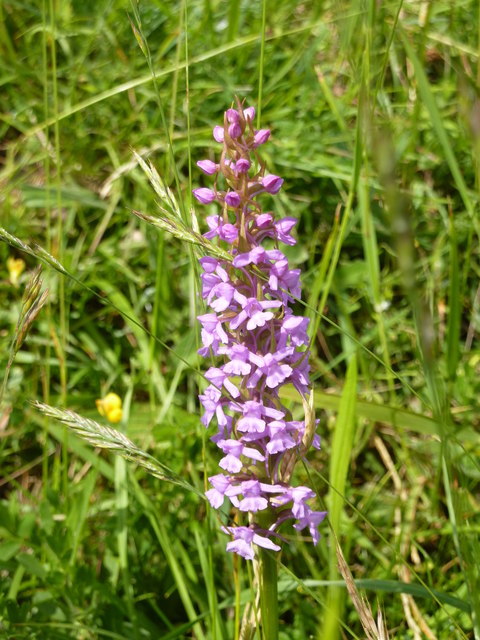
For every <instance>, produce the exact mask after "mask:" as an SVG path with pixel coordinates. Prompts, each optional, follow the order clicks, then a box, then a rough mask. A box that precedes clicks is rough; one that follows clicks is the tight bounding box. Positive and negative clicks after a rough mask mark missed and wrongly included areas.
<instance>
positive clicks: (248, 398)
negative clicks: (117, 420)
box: [193, 99, 326, 559]
mask: <svg viewBox="0 0 480 640" xmlns="http://www.w3.org/2000/svg"><path fill="white" fill-rule="evenodd" d="M236 102H237V104H236V108H234V107H233V106H232V108H230V109H228V110H227V111H226V112H225V116H224V124H223V126H216V127H215V128H214V129H213V137H214V139H215V141H216V142H217V143H219V144H221V145H222V147H223V148H222V151H221V154H220V160H219V163H218V164H216V163H215V162H213V161H211V160H200V161H199V162H198V163H197V165H198V166H199V168H200V169H201V170H202V171H203V173H204V174H206V175H211V176H214V181H215V183H214V188H213V189H209V188H205V187H201V188H198V189H194V191H193V194H194V196H195V198H196V199H197V200H198V201H199V202H200V203H201V204H211V203H212V202H214V201H217V203H218V204H219V205H220V206H221V207H222V210H221V211H219V213H218V215H210V216H207V219H206V222H207V224H208V227H209V231H207V232H206V233H205V234H204V235H205V237H206V238H207V239H208V240H213V239H214V238H218V240H217V241H218V242H220V243H222V242H223V243H225V245H226V247H225V245H224V247H225V248H226V249H227V250H228V251H229V253H230V255H231V256H232V260H231V261H229V260H221V259H215V258H211V257H204V258H202V259H201V261H200V264H201V267H202V269H203V273H202V275H201V278H202V297H203V298H204V299H205V301H206V304H207V306H208V307H209V308H208V310H207V313H204V314H203V315H201V316H199V317H198V320H199V321H200V323H201V325H202V329H201V337H202V348H201V349H200V350H199V353H200V355H202V356H204V357H207V358H208V357H211V356H212V355H213V356H216V357H217V358H222V361H221V362H217V365H216V366H212V367H210V369H209V370H208V371H207V373H206V376H205V377H206V378H207V380H208V381H209V382H210V385H209V386H208V387H207V388H206V389H205V391H204V392H203V393H202V394H201V395H200V396H199V398H200V402H201V403H202V405H203V408H204V410H205V412H204V415H203V417H202V422H203V424H204V425H205V427H209V426H210V425H211V424H212V423H215V422H216V425H217V432H216V433H215V435H214V436H213V437H212V438H211V439H212V441H213V442H215V443H216V444H217V446H218V447H219V448H220V450H221V451H222V456H223V457H222V458H221V460H220V468H221V469H222V471H223V472H224V473H220V474H218V475H216V476H212V477H210V478H209V481H210V484H211V487H212V488H211V489H209V490H208V491H207V493H206V496H207V498H208V500H209V502H210V504H211V505H212V507H213V508H214V509H219V508H221V507H222V505H223V503H224V501H225V499H227V500H229V501H230V503H231V505H232V506H233V507H234V508H236V509H238V510H239V512H240V513H248V514H249V519H248V526H228V527H224V528H223V530H224V532H225V533H227V534H229V535H230V536H231V537H232V541H231V542H229V543H228V544H227V551H232V552H234V553H237V554H239V555H240V556H242V557H244V558H246V559H253V558H254V557H255V549H254V545H255V546H256V547H261V548H263V549H269V550H273V551H279V550H280V545H279V544H278V543H279V542H280V541H281V538H280V536H279V534H278V533H277V529H278V528H279V527H280V525H282V524H283V523H284V522H285V521H287V520H293V523H294V524H293V526H294V527H295V529H297V530H303V529H308V531H309V533H310V535H311V537H312V540H313V543H314V544H317V542H318V540H319V537H320V536H319V533H318V526H319V524H320V523H321V521H322V520H323V518H324V517H325V515H326V514H325V512H323V511H313V510H312V508H311V506H310V505H309V504H308V502H307V501H311V500H313V499H314V498H315V493H314V491H312V490H311V489H310V488H308V487H304V486H293V485H292V483H291V477H292V472H293V467H294V465H295V463H296V461H297V460H298V459H301V458H302V457H304V456H305V454H306V449H308V448H309V447H310V446H312V447H314V448H319V442H320V439H319V436H318V435H317V434H316V433H315V430H316V426H317V421H315V418H314V417H313V418H312V416H311V415H309V417H308V420H307V419H306V420H305V421H301V422H300V421H294V420H292V416H291V414H290V412H289V411H288V409H287V408H286V407H283V405H282V403H281V400H280V397H279V391H280V389H281V387H282V386H284V385H286V384H292V385H293V386H294V387H295V388H296V389H297V391H298V392H299V394H300V396H301V397H302V399H303V400H304V404H305V403H307V398H308V397H309V396H310V393H311V388H310V382H309V364H308V355H309V347H308V336H307V328H308V319H307V318H304V317H302V316H296V315H294V313H293V311H292V309H291V307H290V305H291V304H292V302H293V301H294V299H295V298H298V297H300V271H299V270H298V269H290V267H289V264H288V260H287V258H286V256H285V255H284V254H283V253H282V251H281V250H280V249H279V248H278V246H279V244H280V243H283V244H287V245H293V244H295V240H294V238H293V237H292V235H291V231H292V229H293V227H294V226H295V224H296V219H295V218H292V217H287V218H283V219H281V220H275V218H274V214H273V213H271V212H268V213H263V212H262V209H261V205H260V203H259V202H258V201H257V197H258V196H260V195H261V194H264V193H267V194H270V195H275V194H277V193H278V192H279V191H280V189H281V187H282V185H283V179H282V178H280V177H279V176H277V175H274V174H268V175H265V166H264V164H263V163H262V162H261V160H260V158H259V156H258V152H257V148H258V147H259V146H261V145H263V144H265V143H266V142H267V141H268V140H269V138H270V135H271V132H270V130H269V129H260V130H259V131H257V130H256V129H254V128H253V119H254V117H255V109H254V108H253V107H248V108H245V109H244V108H243V104H242V103H241V102H240V101H239V100H238V99H237V101H236ZM265 239H268V242H269V247H268V248H265V247H263V246H262V242H263V241H264V240H265ZM272 243H273V245H274V248H272ZM305 443H308V444H307V445H305Z"/></svg>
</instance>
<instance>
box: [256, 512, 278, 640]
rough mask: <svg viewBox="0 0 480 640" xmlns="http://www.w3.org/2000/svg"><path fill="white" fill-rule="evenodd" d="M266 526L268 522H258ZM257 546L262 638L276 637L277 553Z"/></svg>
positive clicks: (275, 639)
mask: <svg viewBox="0 0 480 640" xmlns="http://www.w3.org/2000/svg"><path fill="white" fill-rule="evenodd" d="M259 524H260V525H261V526H263V527H265V528H268V525H269V524H270V523H269V522H268V521H267V522H263V521H262V522H260V523H259ZM257 548H258V555H259V582H260V609H261V612H262V627H263V635H262V637H263V638H264V640H277V639H278V589H277V583H278V555H277V554H276V553H275V552H273V551H269V550H268V549H262V548H261V547H257Z"/></svg>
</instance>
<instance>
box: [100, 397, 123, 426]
mask: <svg viewBox="0 0 480 640" xmlns="http://www.w3.org/2000/svg"><path fill="white" fill-rule="evenodd" d="M95 403H96V405H97V409H98V413H99V414H100V415H101V416H106V418H107V420H108V421H109V422H113V423H117V422H120V420H121V419H122V399H121V398H120V396H117V394H116V393H107V395H106V396H105V397H104V398H102V399H101V400H95Z"/></svg>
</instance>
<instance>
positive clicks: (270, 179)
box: [262, 175, 283, 194]
mask: <svg viewBox="0 0 480 640" xmlns="http://www.w3.org/2000/svg"><path fill="white" fill-rule="evenodd" d="M282 184H283V178H279V176H274V175H271V176H265V177H264V178H262V186H263V188H264V189H265V191H268V193H271V194H275V193H278V192H279V191H280V189H281V187H282Z"/></svg>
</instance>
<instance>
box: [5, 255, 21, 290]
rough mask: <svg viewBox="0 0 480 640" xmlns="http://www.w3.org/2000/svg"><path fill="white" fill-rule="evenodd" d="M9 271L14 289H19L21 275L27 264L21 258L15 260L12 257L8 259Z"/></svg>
mask: <svg viewBox="0 0 480 640" xmlns="http://www.w3.org/2000/svg"><path fill="white" fill-rule="evenodd" d="M7 269H8V276H9V278H10V282H11V283H12V284H13V286H14V287H18V281H19V279H20V275H21V274H22V272H23V271H24V269H25V262H24V261H23V260H22V259H21V258H14V257H13V256H10V257H9V258H7Z"/></svg>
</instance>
